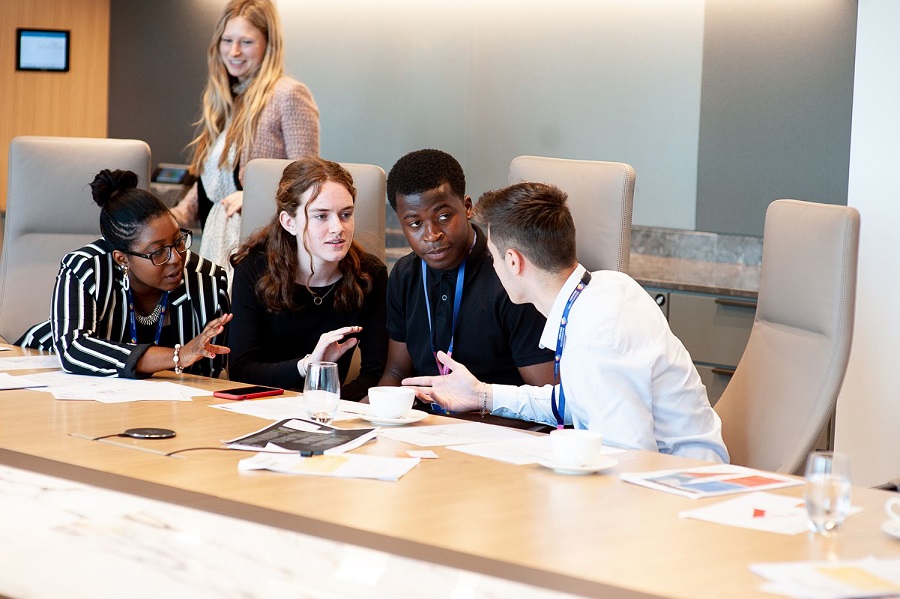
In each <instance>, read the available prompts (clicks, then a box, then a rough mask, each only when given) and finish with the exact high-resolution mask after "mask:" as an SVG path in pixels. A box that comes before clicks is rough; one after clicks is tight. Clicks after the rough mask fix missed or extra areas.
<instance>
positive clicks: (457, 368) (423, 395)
mask: <svg viewBox="0 0 900 599" xmlns="http://www.w3.org/2000/svg"><path fill="white" fill-rule="evenodd" d="M437 359H438V360H440V362H441V364H443V365H444V366H447V367H448V368H450V374H445V375H443V376H414V377H411V378H406V379H403V381H402V382H401V384H403V385H404V386H411V387H414V388H415V390H416V397H418V398H419V399H421V400H422V401H426V402H428V403H432V402H434V403H437V404H439V405H440V406H441V407H442V408H444V409H445V410H450V411H451V412H470V411H472V410H478V409H480V408H481V407H482V405H481V398H480V397H479V390H480V387H481V382H479V380H478V379H477V378H475V376H474V375H473V374H472V373H471V372H469V369H468V368H466V367H465V366H463V365H462V364H460V363H459V362H457V361H456V360H454V359H453V358H451V357H450V356H448V355H447V354H446V353H444V352H442V351H439V352H438V353H437Z"/></svg>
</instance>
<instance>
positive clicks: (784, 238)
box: [715, 200, 859, 473]
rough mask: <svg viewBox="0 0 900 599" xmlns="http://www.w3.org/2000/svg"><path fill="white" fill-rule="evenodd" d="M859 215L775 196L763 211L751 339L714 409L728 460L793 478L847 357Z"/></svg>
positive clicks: (831, 405)
mask: <svg viewBox="0 0 900 599" xmlns="http://www.w3.org/2000/svg"><path fill="white" fill-rule="evenodd" d="M858 245H859V213H858V212H857V211H856V210H855V209H854V208H849V207H847V206H835V205H830V204H817V203H813V202H801V201H797V200H777V201H775V202H772V204H770V205H769V208H768V210H767V211H766V224H765V230H764V233H763V257H762V269H761V270H762V272H761V275H760V285H759V303H758V305H757V309H756V317H755V319H754V322H753V328H752V329H751V332H750V339H749V341H748V342H747V347H746V349H745V350H744V354H743V356H742V357H741V360H740V362H739V363H738V367H737V369H736V371H735V373H734V376H733V377H732V379H731V382H730V383H729V384H728V386H727V387H726V388H725V392H724V393H723V394H722V397H721V399H719V401H718V403H717V404H716V406H715V410H716V412H718V414H719V416H720V417H721V418H722V434H723V437H724V440H725V445H726V446H727V447H728V451H729V453H730V455H731V460H732V462H734V463H736V464H740V465H744V466H750V467H754V468H762V469H765V470H773V471H777V472H787V473H800V472H802V470H803V467H804V464H805V460H806V456H807V454H808V453H809V451H810V450H812V449H813V448H814V445H815V443H816V440H817V439H819V437H820V435H821V434H822V432H823V431H824V430H825V429H826V427H827V426H828V425H829V420H830V418H831V416H832V414H833V413H834V410H835V405H836V402H837V397H838V392H839V391H840V388H841V383H842V382H843V380H844V372H845V370H846V368H847V361H848V359H849V357H850V346H851V344H852V339H853V319H854V312H855V303H856V265H857V249H858Z"/></svg>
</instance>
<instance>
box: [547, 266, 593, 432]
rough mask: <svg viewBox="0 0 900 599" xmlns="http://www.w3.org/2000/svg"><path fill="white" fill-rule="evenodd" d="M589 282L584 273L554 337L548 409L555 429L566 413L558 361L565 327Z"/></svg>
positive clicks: (567, 303)
mask: <svg viewBox="0 0 900 599" xmlns="http://www.w3.org/2000/svg"><path fill="white" fill-rule="evenodd" d="M590 282H591V273H590V272H589V271H585V272H584V275H583V276H582V277H581V281H580V282H579V283H578V285H576V286H575V289H573V290H572V294H571V295H570V296H569V301H567V302H566V307H565V308H564V309H563V313H562V318H561V319H560V321H559V333H558V334H557V335H556V357H555V359H554V360H553V391H552V392H551V393H550V407H552V408H553V415H554V416H555V417H556V428H563V426H564V425H565V419H564V418H563V417H564V416H565V413H566V392H565V391H564V390H563V386H562V380H561V379H560V376H559V361H560V360H561V359H562V352H563V348H564V347H565V346H566V325H567V324H568V322H569V310H571V309H572V305H573V304H574V303H575V300H577V299H578V296H579V295H581V292H582V291H584V288H585V287H587V284H588V283H590ZM557 387H559V406H557V403H556V388H557Z"/></svg>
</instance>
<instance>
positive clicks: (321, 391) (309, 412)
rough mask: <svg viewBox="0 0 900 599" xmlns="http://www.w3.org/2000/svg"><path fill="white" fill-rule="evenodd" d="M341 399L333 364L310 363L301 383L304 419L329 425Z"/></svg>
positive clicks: (335, 365)
mask: <svg viewBox="0 0 900 599" xmlns="http://www.w3.org/2000/svg"><path fill="white" fill-rule="evenodd" d="M340 398H341V382H340V378H339V375H338V367H337V364H335V363H334V362H312V363H310V364H309V367H308V368H307V369H306V381H305V382H304V383H303V407H304V409H305V410H306V417H307V418H309V419H310V420H313V421H315V422H321V423H322V424H331V421H332V420H333V419H334V413H335V412H336V411H337V407H338V400H340Z"/></svg>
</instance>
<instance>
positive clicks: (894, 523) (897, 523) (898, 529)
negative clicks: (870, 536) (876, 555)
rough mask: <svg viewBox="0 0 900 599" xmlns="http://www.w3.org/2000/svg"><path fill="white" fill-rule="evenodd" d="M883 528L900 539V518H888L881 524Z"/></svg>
mask: <svg viewBox="0 0 900 599" xmlns="http://www.w3.org/2000/svg"><path fill="white" fill-rule="evenodd" d="M881 530H883V531H884V532H886V533H888V534H889V535H891V536H892V537H894V538H895V539H900V520H888V521H887V522H885V523H884V524H882V525H881Z"/></svg>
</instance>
